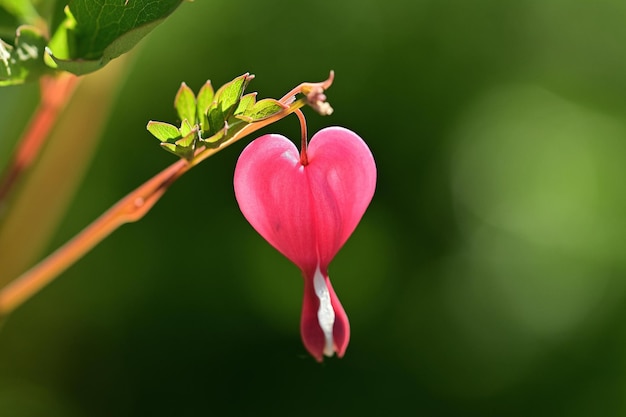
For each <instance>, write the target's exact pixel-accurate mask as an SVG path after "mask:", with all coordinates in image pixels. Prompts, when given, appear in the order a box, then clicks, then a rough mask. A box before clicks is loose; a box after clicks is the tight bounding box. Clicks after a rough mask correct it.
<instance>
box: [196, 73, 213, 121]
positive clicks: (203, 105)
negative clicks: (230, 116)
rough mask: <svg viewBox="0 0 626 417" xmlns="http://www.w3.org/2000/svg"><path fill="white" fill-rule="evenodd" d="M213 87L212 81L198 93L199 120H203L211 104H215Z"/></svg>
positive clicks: (205, 84)
mask: <svg viewBox="0 0 626 417" xmlns="http://www.w3.org/2000/svg"><path fill="white" fill-rule="evenodd" d="M214 95H215V94H214V92H213V86H212V85H211V81H207V82H206V83H204V85H203V86H202V88H201V89H200V91H199V92H198V98H197V103H196V106H197V107H198V119H199V120H202V117H201V116H203V115H206V112H207V110H208V109H209V106H210V105H211V103H213V96H214Z"/></svg>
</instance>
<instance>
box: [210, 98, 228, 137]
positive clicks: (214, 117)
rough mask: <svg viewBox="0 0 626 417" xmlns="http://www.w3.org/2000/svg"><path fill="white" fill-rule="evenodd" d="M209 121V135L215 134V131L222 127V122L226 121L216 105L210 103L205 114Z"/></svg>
mask: <svg viewBox="0 0 626 417" xmlns="http://www.w3.org/2000/svg"><path fill="white" fill-rule="evenodd" d="M207 116H208V121H209V129H208V132H209V136H213V135H215V134H216V133H217V132H219V131H220V130H222V129H223V128H224V123H225V122H226V120H225V118H224V113H222V110H221V109H220V107H219V106H217V105H212V106H211V107H209V112H208V114H207Z"/></svg>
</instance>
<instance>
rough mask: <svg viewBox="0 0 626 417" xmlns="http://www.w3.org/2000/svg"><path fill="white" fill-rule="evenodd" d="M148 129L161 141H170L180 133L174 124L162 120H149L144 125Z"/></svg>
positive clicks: (178, 136)
mask: <svg viewBox="0 0 626 417" xmlns="http://www.w3.org/2000/svg"><path fill="white" fill-rule="evenodd" d="M146 128H147V129H148V131H149V132H150V133H152V135H153V136H154V137H155V138H157V139H158V140H160V141H161V142H172V141H174V140H175V139H178V138H180V137H181V136H182V135H181V134H180V131H179V130H178V128H177V127H176V126H173V125H171V124H169V123H164V122H155V121H152V120H151V121H149V122H148V126H146Z"/></svg>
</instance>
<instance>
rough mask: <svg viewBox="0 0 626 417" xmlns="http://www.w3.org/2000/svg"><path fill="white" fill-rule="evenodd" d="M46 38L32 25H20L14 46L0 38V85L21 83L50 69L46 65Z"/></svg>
mask: <svg viewBox="0 0 626 417" xmlns="http://www.w3.org/2000/svg"><path fill="white" fill-rule="evenodd" d="M45 46H46V39H45V38H44V36H43V34H41V32H39V30H38V29H37V28H35V27H32V26H20V27H19V28H17V32H16V34H15V42H14V46H11V45H9V44H8V43H6V42H3V41H2V40H1V39H0V86H3V85H13V84H21V83H23V82H25V81H29V80H32V79H36V78H37V77H39V76H40V75H41V74H43V73H45V72H48V71H50V69H49V68H48V67H46V66H45V65H44V62H43V53H44V49H45Z"/></svg>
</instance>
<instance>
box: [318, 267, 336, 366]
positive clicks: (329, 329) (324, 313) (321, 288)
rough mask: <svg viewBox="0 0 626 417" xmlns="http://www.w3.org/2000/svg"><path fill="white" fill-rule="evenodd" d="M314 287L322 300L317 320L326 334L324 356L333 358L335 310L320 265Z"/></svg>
mask: <svg viewBox="0 0 626 417" xmlns="http://www.w3.org/2000/svg"><path fill="white" fill-rule="evenodd" d="M313 287H314V288H315V295H317V298H319V299H320V308H319V309H318V310H317V320H318V321H319V323H320V327H321V328H322V331H323V332H324V338H325V340H326V345H325V346H324V355H326V356H333V354H334V353H335V348H334V343H333V325H334V324H335V310H333V306H332V304H331V303H330V293H329V292H328V287H327V286H326V280H325V279H324V275H322V272H321V271H320V267H319V265H318V266H317V269H316V270H315V276H314V277H313Z"/></svg>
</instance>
